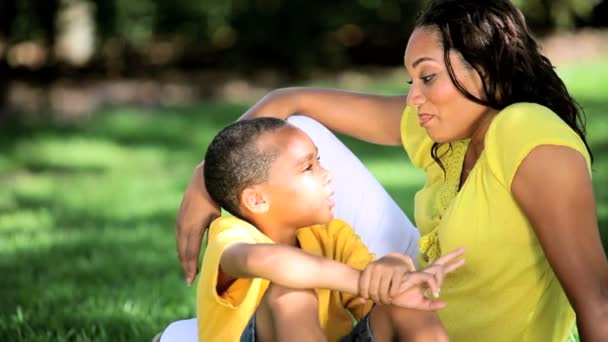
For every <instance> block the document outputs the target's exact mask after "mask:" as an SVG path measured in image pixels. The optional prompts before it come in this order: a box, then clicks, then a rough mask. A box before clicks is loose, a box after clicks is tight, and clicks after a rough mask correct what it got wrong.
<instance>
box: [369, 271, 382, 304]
mask: <svg viewBox="0 0 608 342" xmlns="http://www.w3.org/2000/svg"><path fill="white" fill-rule="evenodd" d="M374 271H375V272H374V274H372V275H371V278H370V280H369V297H370V298H371V299H372V300H373V301H374V302H375V303H379V302H380V296H379V294H380V293H379V292H380V280H381V277H380V274H379V273H378V272H379V271H380V270H378V269H374Z"/></svg>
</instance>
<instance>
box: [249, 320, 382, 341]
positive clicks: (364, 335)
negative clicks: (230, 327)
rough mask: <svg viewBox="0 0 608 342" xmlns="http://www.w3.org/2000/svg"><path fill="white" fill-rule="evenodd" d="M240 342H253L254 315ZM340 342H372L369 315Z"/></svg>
mask: <svg viewBox="0 0 608 342" xmlns="http://www.w3.org/2000/svg"><path fill="white" fill-rule="evenodd" d="M241 342H255V315H253V317H251V319H250V320H249V323H247V326H246V327H245V330H243V334H242V335H241ZM340 342H374V336H372V330H371V328H370V326H369V314H367V315H365V317H363V318H362V319H361V320H360V321H359V322H358V323H357V325H356V326H355V327H354V328H353V330H351V332H350V334H348V335H346V336H344V337H342V338H341V339H340Z"/></svg>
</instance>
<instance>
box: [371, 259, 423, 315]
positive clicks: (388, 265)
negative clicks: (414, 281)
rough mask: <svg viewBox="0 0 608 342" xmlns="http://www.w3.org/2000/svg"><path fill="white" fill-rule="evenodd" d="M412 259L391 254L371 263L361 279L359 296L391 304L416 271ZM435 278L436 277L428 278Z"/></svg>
mask: <svg viewBox="0 0 608 342" xmlns="http://www.w3.org/2000/svg"><path fill="white" fill-rule="evenodd" d="M415 270H416V267H415V266H414V262H413V261H412V259H411V258H410V257H409V256H407V255H404V254H399V253H390V254H387V255H385V256H384V257H382V258H380V259H378V260H376V261H374V262H372V263H370V264H369V265H367V267H366V268H365V269H364V270H363V271H362V272H361V276H360V277H359V296H361V298H363V299H369V298H371V300H373V301H374V302H376V303H382V304H390V303H391V300H392V298H393V297H394V296H396V295H397V294H399V292H400V287H401V283H402V282H403V281H404V280H405V279H404V278H405V277H406V274H407V273H408V272H412V271H415ZM427 278H433V279H434V277H432V276H431V277H427Z"/></svg>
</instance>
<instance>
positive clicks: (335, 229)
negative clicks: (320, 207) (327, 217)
mask: <svg viewBox="0 0 608 342" xmlns="http://www.w3.org/2000/svg"><path fill="white" fill-rule="evenodd" d="M299 231H302V232H304V231H311V232H314V233H324V234H330V235H340V234H355V231H354V230H353V228H352V227H351V225H350V224H348V222H346V221H344V220H341V219H337V218H335V219H333V220H331V221H329V222H328V223H326V224H317V225H314V226H310V227H306V228H302V229H300V230H299Z"/></svg>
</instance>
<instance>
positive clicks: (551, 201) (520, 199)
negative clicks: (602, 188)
mask: <svg viewBox="0 0 608 342" xmlns="http://www.w3.org/2000/svg"><path fill="white" fill-rule="evenodd" d="M512 191H513V195H514V196H515V199H516V201H517V203H518V204H519V205H520V207H521V208H522V210H523V211H524V213H525V214H526V215H527V216H528V218H529V219H530V222H531V223H532V225H533V227H534V230H535V232H536V235H537V237H538V239H539V241H540V243H541V245H542V247H543V250H544V252H545V255H546V257H547V259H548V260H549V263H550V264H551V266H552V268H553V270H554V272H555V274H556V275H557V278H558V279H559V281H560V283H561V285H562V287H563V288H564V291H565V292H566V295H567V297H568V300H569V301H570V304H571V305H572V307H573V308H574V310H575V312H576V316H577V324H578V328H579V334H580V337H581V341H608V325H606V324H603V322H608V262H607V260H606V254H605V252H604V250H603V247H602V243H601V239H600V235H599V229H598V225H597V214H596V205H595V200H594V195H593V189H592V183H591V177H590V175H589V171H588V169H587V164H586V161H585V159H584V158H583V156H582V155H581V154H580V153H579V152H577V151H575V150H573V149H571V148H568V147H563V146H554V145H543V146H539V147H537V148H535V149H534V150H533V151H532V152H531V153H530V154H529V155H528V156H527V157H526V158H525V159H524V161H523V162H522V164H521V165H520V167H519V169H518V171H517V173H516V175H515V178H514V180H513V184H512Z"/></svg>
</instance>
